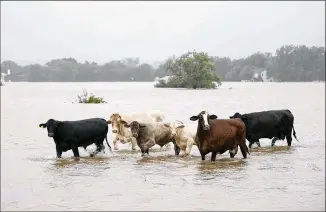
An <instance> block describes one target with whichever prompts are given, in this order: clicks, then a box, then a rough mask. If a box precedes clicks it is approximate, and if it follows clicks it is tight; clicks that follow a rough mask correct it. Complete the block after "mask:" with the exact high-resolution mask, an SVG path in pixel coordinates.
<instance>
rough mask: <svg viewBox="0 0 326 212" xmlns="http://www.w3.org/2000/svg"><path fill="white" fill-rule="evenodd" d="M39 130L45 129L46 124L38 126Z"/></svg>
mask: <svg viewBox="0 0 326 212" xmlns="http://www.w3.org/2000/svg"><path fill="white" fill-rule="evenodd" d="M38 126H39V127H40V128H45V127H46V124H40V125H38Z"/></svg>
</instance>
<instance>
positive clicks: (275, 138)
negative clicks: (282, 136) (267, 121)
mask: <svg viewBox="0 0 326 212" xmlns="http://www.w3.org/2000/svg"><path fill="white" fill-rule="evenodd" d="M277 140H279V138H277V137H274V138H273V139H272V144H271V146H274V145H275V142H276V141H277Z"/></svg>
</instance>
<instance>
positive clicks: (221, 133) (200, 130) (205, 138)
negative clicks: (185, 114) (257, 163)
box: [190, 111, 250, 161]
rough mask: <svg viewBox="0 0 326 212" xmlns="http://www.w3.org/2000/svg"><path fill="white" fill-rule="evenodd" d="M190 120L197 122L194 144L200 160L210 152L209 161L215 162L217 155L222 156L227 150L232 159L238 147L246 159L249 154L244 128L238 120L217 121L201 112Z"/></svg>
mask: <svg viewBox="0 0 326 212" xmlns="http://www.w3.org/2000/svg"><path fill="white" fill-rule="evenodd" d="M190 120H191V121H197V120H198V123H197V133H196V142H197V145H198V149H199V152H200V155H201V158H202V160H205V155H207V154H208V153H210V152H211V153H212V155H211V161H215V160H216V154H217V153H219V154H223V153H224V152H226V151H228V150H229V153H230V157H231V158H234V156H235V155H236V154H237V152H238V146H240V150H241V153H242V155H243V157H244V158H247V153H248V154H250V153H249V150H248V147H247V146H246V135H245V133H246V126H245V124H244V123H243V122H242V121H241V120H240V119H234V120H232V119H217V116H216V115H214V114H209V113H208V112H206V111H201V112H200V113H199V114H198V115H195V116H191V117H190Z"/></svg>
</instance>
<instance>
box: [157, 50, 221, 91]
mask: <svg viewBox="0 0 326 212" xmlns="http://www.w3.org/2000/svg"><path fill="white" fill-rule="evenodd" d="M165 69H166V70H167V71H170V72H171V73H172V74H173V76H172V78H170V79H169V80H168V82H167V83H166V84H164V83H162V82H160V83H159V84H157V85H156V87H184V88H193V89H196V88H209V89H210V88H216V84H215V83H214V82H217V83H218V85H220V84H221V78H220V77H219V76H218V74H217V72H216V69H215V65H214V63H213V61H212V59H211V58H210V57H209V56H208V55H207V53H204V52H196V51H193V52H188V53H185V54H183V55H181V56H180V57H179V58H175V57H171V58H169V59H168V60H167V61H166V63H165Z"/></svg>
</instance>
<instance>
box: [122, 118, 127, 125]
mask: <svg viewBox="0 0 326 212" xmlns="http://www.w3.org/2000/svg"><path fill="white" fill-rule="evenodd" d="M120 122H121V124H123V125H126V124H128V123H127V122H126V121H125V120H123V119H121V120H120Z"/></svg>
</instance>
